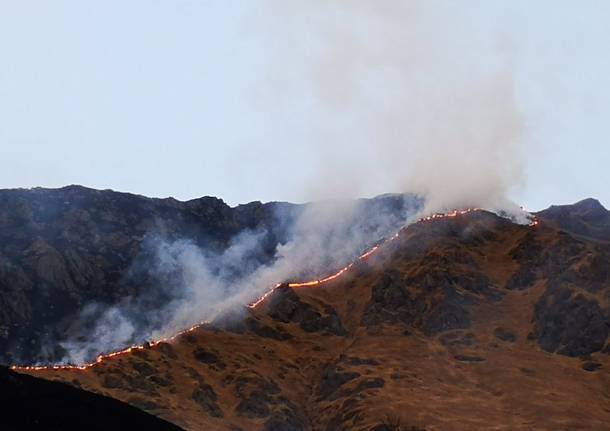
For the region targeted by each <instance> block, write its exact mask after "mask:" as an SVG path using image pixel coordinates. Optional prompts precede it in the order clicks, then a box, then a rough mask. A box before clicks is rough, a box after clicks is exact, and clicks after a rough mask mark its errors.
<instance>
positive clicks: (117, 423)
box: [0, 367, 180, 431]
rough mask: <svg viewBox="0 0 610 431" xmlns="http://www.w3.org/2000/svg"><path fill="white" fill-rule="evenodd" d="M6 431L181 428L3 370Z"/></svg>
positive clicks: (2, 424)
mask: <svg viewBox="0 0 610 431" xmlns="http://www.w3.org/2000/svg"><path fill="white" fill-rule="evenodd" d="M0 406H2V409H1V413H0V429H2V430H3V431H29V430H44V431H66V430H75V431H76V430H79V431H80V430H99V431H107V430H147V431H156V430H158V431H172V430H175V431H178V430H180V428H179V427H177V426H176V425H173V424H171V423H169V422H166V421H164V420H162V419H159V418H156V417H154V416H152V415H150V414H148V413H145V412H143V411H142V410H140V409H137V408H135V407H132V406H130V405H128V404H125V403H122V402H120V401H117V400H115V399H112V398H108V397H104V396H102V395H97V394H93V393H91V392H87V391H84V390H81V389H77V388H75V387H72V386H70V385H67V384H64V383H58V382H49V381H47V380H43V379H37V378H35V377H32V376H26V375H23V374H17V373H15V372H13V371H10V370H8V369H7V368H4V367H0Z"/></svg>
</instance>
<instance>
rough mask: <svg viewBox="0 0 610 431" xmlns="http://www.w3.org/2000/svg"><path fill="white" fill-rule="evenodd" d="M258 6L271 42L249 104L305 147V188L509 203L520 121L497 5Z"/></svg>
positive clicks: (515, 180) (399, 1)
mask: <svg viewBox="0 0 610 431" xmlns="http://www.w3.org/2000/svg"><path fill="white" fill-rule="evenodd" d="M265 4H266V6H267V7H266V8H265V9H263V12H261V13H260V14H259V15H258V16H257V17H255V19H253V22H255V23H256V24H255V25H254V26H253V28H254V29H256V30H258V31H259V32H262V33H263V34H265V35H267V39H265V41H266V43H267V45H266V46H268V47H273V49H272V50H270V51H269V56H268V59H267V60H268V62H269V67H268V76H267V79H266V80H264V81H263V83H262V85H261V86H260V89H261V90H260V92H259V93H258V95H259V96H260V97H259V98H258V99H257V102H259V103H260V100H261V99H262V100H266V109H268V111H269V112H270V113H271V115H272V121H274V124H275V125H276V126H277V127H281V125H282V124H284V125H285V129H284V130H285V135H281V134H280V137H279V138H278V139H279V140H280V141H281V142H290V144H291V145H292V146H294V147H296V149H295V152H297V153H298V152H300V151H299V150H298V148H299V147H301V146H303V147H306V148H307V150H308V153H309V154H314V155H317V157H318V159H315V161H314V162H313V163H315V164H316V169H315V170H313V171H312V174H311V175H309V176H307V177H305V179H304V184H303V187H304V188H306V190H307V192H308V193H309V196H310V197H314V198H320V197H323V198H324V197H334V196H337V195H341V196H345V195H362V194H368V193H379V192H382V191H387V190H398V191H409V192H415V193H420V194H424V195H425V196H426V197H427V203H428V207H427V212H435V211H444V210H446V209H453V208H465V207H482V208H487V209H492V210H498V209H511V208H514V207H515V206H514V205H513V204H511V203H510V199H509V198H510V196H511V193H512V192H514V191H515V190H516V189H518V188H519V187H520V186H522V185H523V183H524V171H525V169H524V157H523V155H524V154H523V153H524V151H525V148H523V139H522V137H523V132H524V130H525V128H524V119H523V117H522V115H521V113H520V110H519V108H518V104H517V101H516V100H515V95H514V85H513V78H514V77H513V74H512V72H513V69H512V67H511V61H512V59H511V41H510V37H509V36H508V35H509V34H510V32H509V31H508V30H507V29H506V28H504V27H503V16H502V13H503V9H502V8H499V7H489V5H488V4H486V2H482V1H473V2H468V3H462V2H453V1H435V0H431V1H430V0H421V1H419V0H409V1H403V0H387V1H382V2H373V1H366V0H354V1H340V0H334V1H333V0H331V1H326V2H319V1H307V0H302V1H299V0H296V1H291V2H284V1H281V0H267V1H265ZM295 141H296V142H295ZM314 157H315V156H314Z"/></svg>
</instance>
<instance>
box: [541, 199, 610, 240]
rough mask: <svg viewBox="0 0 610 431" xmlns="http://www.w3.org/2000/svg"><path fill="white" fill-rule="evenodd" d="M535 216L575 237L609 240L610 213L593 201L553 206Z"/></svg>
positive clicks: (586, 200)
mask: <svg viewBox="0 0 610 431" xmlns="http://www.w3.org/2000/svg"><path fill="white" fill-rule="evenodd" d="M537 215H538V217H540V218H542V219H545V220H547V221H548V222H551V223H553V224H554V225H556V226H557V227H559V228H561V229H563V230H565V231H567V232H570V233H573V234H575V235H580V236H586V237H589V238H593V239H598V240H606V241H608V240H610V211H608V210H607V209H606V208H604V206H603V205H602V204H601V203H600V202H599V201H597V200H595V199H591V198H589V199H584V200H582V201H580V202H577V203H575V204H573V205H553V206H551V207H549V208H547V209H546V210H544V211H540V212H539V213H537Z"/></svg>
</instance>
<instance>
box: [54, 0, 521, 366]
mask: <svg viewBox="0 0 610 431" xmlns="http://www.w3.org/2000/svg"><path fill="white" fill-rule="evenodd" d="M263 4H264V5H265V7H263V8H260V9H258V15H256V16H251V17H250V18H251V21H250V22H249V23H248V29H249V30H251V31H253V32H254V33H256V34H258V35H260V34H263V35H264V36H265V37H264V38H263V43H264V44H263V46H264V47H265V52H266V53H267V54H268V58H267V59H266V61H267V63H268V67H267V68H266V73H265V76H264V77H263V78H261V80H260V82H259V83H258V84H259V85H258V86H257V89H256V90H255V98H256V103H257V106H258V107H260V108H261V111H263V112H266V113H267V115H268V119H269V121H270V127H269V130H273V132H270V136H271V138H272V139H273V141H274V142H276V143H277V144H276V146H277V147H279V146H280V145H279V143H280V142H282V143H286V146H285V148H284V147H283V146H282V148H277V151H285V152H286V157H287V159H288V160H290V163H285V164H284V165H283V166H277V168H276V169H274V171H273V173H272V175H273V178H272V180H273V183H274V184H279V186H280V187H281V186H282V183H283V181H280V180H278V179H279V178H285V179H287V181H288V180H289V181H288V184H292V183H291V182H290V181H293V179H294V178H300V181H301V183H300V184H299V186H300V187H301V188H302V189H303V190H304V192H303V194H304V196H306V197H307V198H309V199H331V198H332V199H336V198H337V197H338V196H340V197H342V198H347V197H353V196H361V195H367V194H373V193H380V192H384V191H388V190H395V191H400V192H412V193H415V194H418V195H422V196H425V202H426V203H425V208H424V210H423V212H425V213H430V212H436V211H444V210H446V209H454V208H467V207H479V208H486V209H491V210H494V211H498V212H507V213H510V214H519V211H518V208H517V207H516V205H514V204H512V203H511V201H510V196H511V193H512V192H513V191H514V190H515V188H516V187H519V186H520V185H521V184H522V183H523V181H524V163H523V157H522V156H523V151H524V150H525V149H524V148H523V139H522V138H523V133H524V130H525V127H524V119H523V117H522V115H521V113H520V110H519V109H518V103H517V101H516V98H515V95H514V85H513V80H514V76H513V73H512V68H511V49H510V46H511V45H510V38H509V37H507V33H506V32H504V31H503V30H502V29H503V26H502V23H503V21H502V16H501V13H502V10H501V8H496V9H498V10H497V11H495V12H494V11H493V10H492V9H493V8H492V9H490V8H488V7H487V6H486V4H487V3H486V2H469V3H468V7H466V6H465V5H464V3H460V2H450V1H429V0H426V1H403V0H386V1H383V2H372V1H365V0H352V1H349V2H348V1H338V0H337V1H328V2H320V1H309V0H301V1H299V0H295V1H291V2H285V1H280V0H264V1H263ZM481 10H483V11H484V12H485V13H484V14H483V15H480V11H481ZM273 134H275V135H273ZM276 146H274V148H276ZM301 156H303V157H301ZM297 164H298V165H299V169H298V170H297V169H295V165H297ZM419 209H421V208H419V205H414V204H411V205H410V206H407V208H403V209H402V210H401V211H393V210H387V209H386V210H383V211H372V212H366V211H363V210H362V207H359V206H358V204H356V205H354V204H353V203H350V202H347V201H345V202H343V201H342V202H337V201H333V202H323V203H319V204H315V205H309V206H307V207H306V208H305V210H304V211H303V212H302V213H301V214H300V215H299V217H298V219H297V220H296V221H295V222H294V223H293V224H292V225H291V228H290V229H289V230H290V232H289V235H288V236H287V237H286V238H285V239H283V240H279V241H276V244H275V249H274V252H273V255H272V257H271V259H268V260H264V259H263V260H261V258H260V256H261V254H262V252H261V244H262V243H264V242H268V240H269V235H270V233H269V232H268V231H265V230H261V231H250V230H248V231H244V232H242V233H241V234H240V235H239V236H237V237H235V238H233V239H232V241H231V243H230V244H229V246H228V247H227V248H226V249H224V250H223V251H222V252H211V251H210V250H208V249H206V248H205V247H203V248H201V247H198V246H196V245H195V244H193V243H191V242H189V241H188V240H187V239H185V240H180V241H169V240H166V239H164V238H163V237H156V238H155V239H154V240H151V241H149V242H147V243H146V247H147V250H145V253H144V254H145V255H146V256H148V258H147V259H149V260H144V262H143V263H142V267H144V268H146V271H147V275H148V276H149V277H150V278H152V279H155V280H157V281H158V283H156V284H155V288H154V289H152V288H151V289H150V291H149V292H146V293H145V294H143V295H141V296H138V297H137V298H135V297H129V298H126V299H124V300H122V301H121V302H120V303H119V304H118V305H116V306H115V307H113V308H112V309H110V310H107V309H103V311H102V312H101V317H100V318H99V319H97V320H96V328H95V330H94V331H93V333H94V334H100V336H99V337H98V339H96V340H90V339H88V340H82V341H80V340H78V339H76V340H75V339H70V340H69V341H68V342H65V343H63V347H64V348H65V349H66V350H67V352H68V354H67V357H66V360H72V361H74V360H76V361H79V362H80V361H82V360H83V358H88V357H90V355H91V354H92V351H91V341H94V342H95V348H96V350H97V352H99V351H100V350H102V351H103V350H113V349H116V348H118V347H122V346H124V345H125V344H126V343H127V342H129V343H131V342H141V341H143V340H145V339H150V338H159V337H163V336H168V335H171V334H173V333H174V332H175V331H177V330H179V329H183V328H185V327H189V326H191V325H192V324H195V323H198V322H200V321H201V320H205V319H210V318H213V317H214V316H215V315H217V314H218V313H219V312H221V311H222V310H226V309H227V308H229V307H233V306H234V305H235V304H241V305H244V304H246V303H248V301H250V300H252V299H254V298H255V297H257V296H258V295H260V294H261V293H262V292H264V291H265V290H267V289H269V288H270V287H272V286H273V285H275V284H276V283H278V282H281V281H286V280H289V279H297V280H302V279H304V278H305V279H311V278H317V277H320V276H324V275H327V274H328V273H330V272H332V269H335V268H338V267H341V266H342V265H344V264H345V263H347V262H348V261H350V260H351V259H352V258H354V257H355V256H357V255H358V254H359V253H360V252H362V251H363V250H364V249H365V248H366V247H368V246H370V245H371V244H373V243H375V242H376V241H379V239H380V238H382V237H383V236H385V235H387V234H390V233H393V231H395V230H397V229H398V228H400V227H401V226H402V225H403V224H405V223H406V222H407V221H408V219H409V218H410V217H412V216H413V215H414V213H415V210H419ZM365 213H366V217H364V216H363V214H365ZM367 217H368V218H367ZM280 218H281V217H280ZM363 220H366V223H365V222H363ZM160 299H161V300H160ZM160 302H161V303H162V304H163V305H162V306H158V304H159V303H160ZM151 304H152V305H151ZM115 335H116V336H115Z"/></svg>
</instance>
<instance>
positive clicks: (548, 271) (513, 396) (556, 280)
mask: <svg viewBox="0 0 610 431" xmlns="http://www.w3.org/2000/svg"><path fill="white" fill-rule="evenodd" d="M539 216H540V221H539V223H538V224H537V225H535V226H523V225H517V224H513V223H511V222H510V221H508V220H506V219H503V218H500V217H497V216H495V215H493V214H491V213H488V212H485V211H475V212H471V213H468V214H463V215H458V216H456V217H451V218H440V219H432V220H429V221H424V222H419V223H416V224H413V225H411V226H409V227H408V228H406V229H404V230H402V231H401V233H400V235H399V236H398V238H396V240H393V241H391V242H389V243H387V244H386V245H384V246H383V247H381V248H380V249H379V250H378V251H377V252H376V253H374V254H372V255H371V256H370V257H368V258H366V259H364V260H362V261H359V262H358V263H357V264H356V265H354V266H353V267H351V268H350V270H349V271H348V272H346V273H345V274H344V275H342V276H341V277H339V278H337V279H334V280H332V281H330V282H328V283H325V284H323V285H320V286H314V287H299V288H289V287H287V286H286V285H282V286H280V287H279V288H277V289H275V290H274V291H273V293H272V294H271V295H269V296H268V297H267V298H266V299H265V300H264V301H262V302H261V303H260V304H259V305H257V306H256V307H255V308H252V309H250V308H246V309H244V310H243V312H241V313H237V316H233V317H231V316H225V317H224V318H222V319H219V320H217V321H215V322H214V323H212V324H209V325H205V326H202V327H199V328H198V329H195V330H193V331H190V332H188V333H186V334H183V335H181V336H179V337H177V338H176V339H174V340H173V341H172V342H170V343H160V344H157V345H154V346H148V347H146V348H143V349H138V350H134V351H133V352H131V353H127V354H124V355H120V356H117V357H114V358H110V359H108V360H105V361H102V362H101V363H100V364H97V365H94V366H93V367H91V368H88V369H87V370H37V371H29V372H31V373H33V374H36V375H39V376H43V377H45V378H48V379H58V380H63V381H66V382H78V384H79V385H82V387H84V388H86V389H89V390H92V391H96V392H100V393H102V394H106V395H110V396H112V397H115V398H118V399H120V400H123V401H126V402H128V403H131V404H133V405H135V406H139V407H141V408H144V409H145V410H147V411H149V412H151V413H153V414H155V415H158V416H160V417H162V418H164V419H166V420H169V421H171V422H174V423H176V424H178V425H179V426H182V427H184V428H186V429H192V430H196V429H218V430H255V429H260V430H265V431H272V430H273V431H280V430H281V431H287V430H288V431H292V430H294V431H297V430H328V431H330V430H337V429H350V430H374V431H384V430H394V429H410V430H411V429H412V430H416V429H427V430H473V429H491V428H493V429H505V430H514V429H532V428H535V429H545V430H555V429H577V428H581V429H604V428H605V427H606V425H607V424H608V423H609V422H610V409H608V405H609V403H610V392H609V389H608V388H610V374H609V370H610V355H609V353H610V348H609V347H608V331H609V328H610V304H609V302H610V301H609V300H610V274H609V273H608V272H607V271H606V268H607V263H608V256H609V254H608V253H610V244H609V243H608V242H606V241H605V240H604V239H603V237H602V238H601V239H599V238H596V237H594V236H591V235H586V236H585V235H582V232H579V233H574V232H571V231H569V230H567V229H564V228H562V227H561V224H560V223H561V219H557V218H553V217H546V216H545V214H544V212H543V213H540V214H539ZM587 223H588V224H589V225H591V226H593V227H595V223H596V222H595V221H591V220H589V221H588V222H587ZM399 426H400V427H401V428H399Z"/></svg>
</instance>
